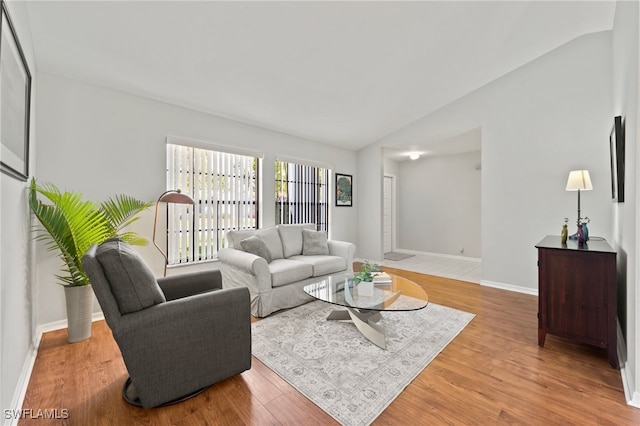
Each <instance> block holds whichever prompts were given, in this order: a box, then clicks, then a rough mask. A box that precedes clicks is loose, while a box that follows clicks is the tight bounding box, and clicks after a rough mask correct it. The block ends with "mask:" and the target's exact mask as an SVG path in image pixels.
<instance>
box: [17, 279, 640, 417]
mask: <svg viewBox="0 0 640 426" xmlns="http://www.w3.org/2000/svg"><path fill="white" fill-rule="evenodd" d="M385 269H386V270H387V271H389V272H392V273H396V274H398V275H402V276H405V277H407V278H409V279H412V280H413V281H415V282H417V283H419V284H421V285H423V286H424V288H425V289H426V290H427V292H428V294H429V297H430V301H431V302H434V303H438V304H441V305H445V306H449V307H453V308H457V309H461V310H464V311H467V312H472V313H474V314H476V317H475V318H474V319H473V320H472V321H471V323H470V324H469V325H468V326H467V327H466V328H465V329H464V330H463V331H462V332H461V333H460V335H459V336H458V337H456V338H455V339H454V340H453V341H452V342H451V343H450V344H449V345H448V346H447V347H446V348H445V349H444V350H443V351H442V353H440V354H439V355H438V356H437V357H436V359H434V360H433V361H432V362H431V363H430V364H429V365H428V366H427V368H425V369H424V371H423V372H422V373H421V374H420V375H419V376H418V377H417V378H416V379H415V380H414V381H413V382H412V383H411V384H410V385H409V386H408V387H407V388H406V390H405V391H404V392H402V394H400V396H399V397H398V398H397V399H396V400H395V401H394V402H393V403H392V404H391V405H390V406H389V407H388V408H387V409H386V410H385V411H384V412H383V413H382V414H381V415H380V417H378V419H377V420H376V421H375V422H374V424H377V425H405V424H430V425H431V424H506V423H516V424H540V425H542V424H544V425H547V424H581V425H582V424H611V425H637V424H640V409H635V408H632V407H629V406H628V405H627V404H626V402H625V399H624V393H623V389H622V381H621V378H620V372H619V371H618V370H615V369H613V368H611V367H609V364H608V361H607V356H606V353H605V351H604V350H601V349H598V348H592V347H589V346H585V345H581V344H576V343H572V342H569V341H566V340H563V339H561V338H558V337H555V336H548V337H547V341H546V344H545V347H544V348H539V347H538V345H537V318H536V315H537V311H538V309H537V297H535V296H529V295H524V294H518V293H513V292H508V291H504V290H497V289H492V288H487V287H481V286H479V285H477V284H471V283H467V282H463V281H455V280H450V279H445V278H439V277H434V276H429V275H422V274H418V273H414V272H406V271H400V270H394V269H390V268H385ZM158 356H161V354H158ZM126 378H127V373H126V370H125V367H124V364H123V362H122V358H121V357H120V353H119V350H118V348H117V346H116V344H115V342H114V341H113V338H112V337H111V332H110V330H109V329H108V328H107V326H106V324H105V323H104V321H100V322H96V323H94V325H93V337H92V338H91V339H89V340H87V341H85V342H80V343H74V344H68V343H67V342H66V330H60V331H55V332H51V333H46V334H45V335H44V336H43V338H42V343H41V345H40V349H39V352H38V357H37V359H36V362H35V366H34V369H33V374H32V376H31V381H30V383H29V387H28V390H27V394H26V397H25V401H24V405H23V407H24V408H25V409H32V410H34V411H37V410H38V409H57V410H58V411H60V410H62V409H67V410H68V413H69V418H68V419H57V420H43V419H37V420H31V419H23V420H21V421H20V423H19V424H20V425H29V424H34V425H39V426H42V425H46V424H56V425H59V424H69V425H134V424H141V425H142V424H144V425H181V426H182V425H184V426H186V425H243V424H246V425H303V424H304V425H325V424H336V422H335V421H334V420H333V419H332V418H331V417H330V416H328V415H327V414H325V413H324V412H323V411H322V410H320V409H319V408H318V407H317V406H315V405H314V404H313V403H312V402H310V401H309V400H308V399H307V398H305V397H304V396H302V395H301V394H300V393H299V392H297V391H296V390H295V389H294V388H292V387H291V386H290V385H289V384H288V383H287V382H285V381H284V380H282V379H281V378H280V377H279V376H277V375H276V374H275V373H273V372H272V371H271V370H270V369H268V368H267V367H265V366H264V364H262V363H261V362H260V361H258V360H257V359H255V358H254V359H253V365H252V368H251V370H249V371H246V372H244V373H243V374H241V375H238V376H236V377H233V378H230V379H228V380H225V381H223V382H220V383H217V384H215V385H214V386H212V387H211V388H209V389H208V390H206V391H205V392H204V393H202V394H200V395H198V396H197V397H195V398H192V399H190V400H188V401H185V402H183V403H180V404H177V405H173V406H169V407H163V408H157V409H151V410H146V409H141V408H137V407H133V406H131V405H129V404H127V403H126V402H125V401H124V400H123V399H122V397H121V395H120V391H121V386H122V384H123V383H124V381H125V379H126Z"/></svg>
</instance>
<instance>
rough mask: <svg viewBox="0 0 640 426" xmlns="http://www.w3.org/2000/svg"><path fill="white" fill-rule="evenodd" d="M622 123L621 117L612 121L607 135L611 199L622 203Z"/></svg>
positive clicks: (623, 148) (623, 149)
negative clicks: (609, 132)
mask: <svg viewBox="0 0 640 426" xmlns="http://www.w3.org/2000/svg"><path fill="white" fill-rule="evenodd" d="M624 142H625V141H624V123H623V121H622V117H621V116H617V117H615V118H614V120H613V128H612V129H611V134H610V135H609V152H610V154H611V155H610V158H611V198H612V199H613V201H614V202H618V203H622V202H624V151H625V146H624V145H625V143H624Z"/></svg>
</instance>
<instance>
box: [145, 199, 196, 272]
mask: <svg viewBox="0 0 640 426" xmlns="http://www.w3.org/2000/svg"><path fill="white" fill-rule="evenodd" d="M160 203H173V204H191V205H193V206H194V207H195V201H193V198H191V197H189V196H188V195H186V194H183V193H182V192H180V190H179V189H170V190H168V191H165V192H163V193H162V195H160V197H159V198H158V201H156V214H155V219H154V221H153V245H155V246H156V248H157V249H158V251H160V253H162V257H164V275H163V276H164V277H166V276H167V264H168V263H169V258H168V257H167V253H165V252H164V251H163V250H162V249H161V248H160V246H159V245H158V243H156V228H157V225H158V207H159V206H160Z"/></svg>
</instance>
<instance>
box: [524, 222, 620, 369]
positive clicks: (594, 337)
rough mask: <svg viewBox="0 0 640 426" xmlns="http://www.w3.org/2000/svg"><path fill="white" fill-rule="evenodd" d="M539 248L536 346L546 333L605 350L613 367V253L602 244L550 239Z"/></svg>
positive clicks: (541, 343) (614, 331) (614, 361)
mask: <svg viewBox="0 0 640 426" xmlns="http://www.w3.org/2000/svg"><path fill="white" fill-rule="evenodd" d="M536 248H537V249H538V345H539V346H544V341H545V338H546V335H547V333H549V334H553V335H556V336H561V337H565V338H568V339H573V340H576V341H580V342H583V343H587V344H590V345H595V346H598V347H600V348H605V349H606V350H607V354H608V357H609V363H610V364H611V366H612V367H615V368H617V367H618V357H617V348H616V331H617V330H616V316H617V314H616V312H617V306H616V284H617V280H616V252H615V250H613V249H612V248H611V246H610V245H609V244H608V243H607V242H606V241H605V240H601V239H598V240H594V239H590V240H589V241H587V242H586V243H585V244H584V245H583V246H581V247H579V246H578V243H577V241H576V240H568V241H567V243H566V244H562V243H561V242H560V236H559V235H558V236H556V235H550V236H547V237H545V238H544V239H543V240H542V241H540V242H539V243H538V244H536Z"/></svg>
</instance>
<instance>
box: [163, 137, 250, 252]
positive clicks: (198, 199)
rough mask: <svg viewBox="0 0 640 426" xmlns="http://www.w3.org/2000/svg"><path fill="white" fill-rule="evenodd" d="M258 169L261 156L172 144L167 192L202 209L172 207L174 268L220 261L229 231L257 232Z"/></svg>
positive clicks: (170, 240)
mask: <svg viewBox="0 0 640 426" xmlns="http://www.w3.org/2000/svg"><path fill="white" fill-rule="evenodd" d="M258 167H259V156H257V155H256V156H250V155H243V154H236V153H230V152H224V151H217V150H212V149H205V148H201V147H195V146H187V145H180V144H174V143H168V144H167V188H168V189H180V190H181V191H182V192H183V193H185V194H187V195H189V196H191V197H192V198H193V199H194V201H195V205H196V207H195V212H189V209H191V206H188V205H187V206H185V205H180V204H169V205H168V206H167V233H168V235H167V253H168V258H169V264H170V265H174V264H178V263H186V262H194V261H202V260H208V259H214V258H215V256H216V254H217V252H218V250H219V249H221V248H222V247H224V246H225V234H226V232H227V231H229V230H239V229H256V228H257V224H258V176H259V173H258V171H259V170H258ZM194 213H195V217H194Z"/></svg>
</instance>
